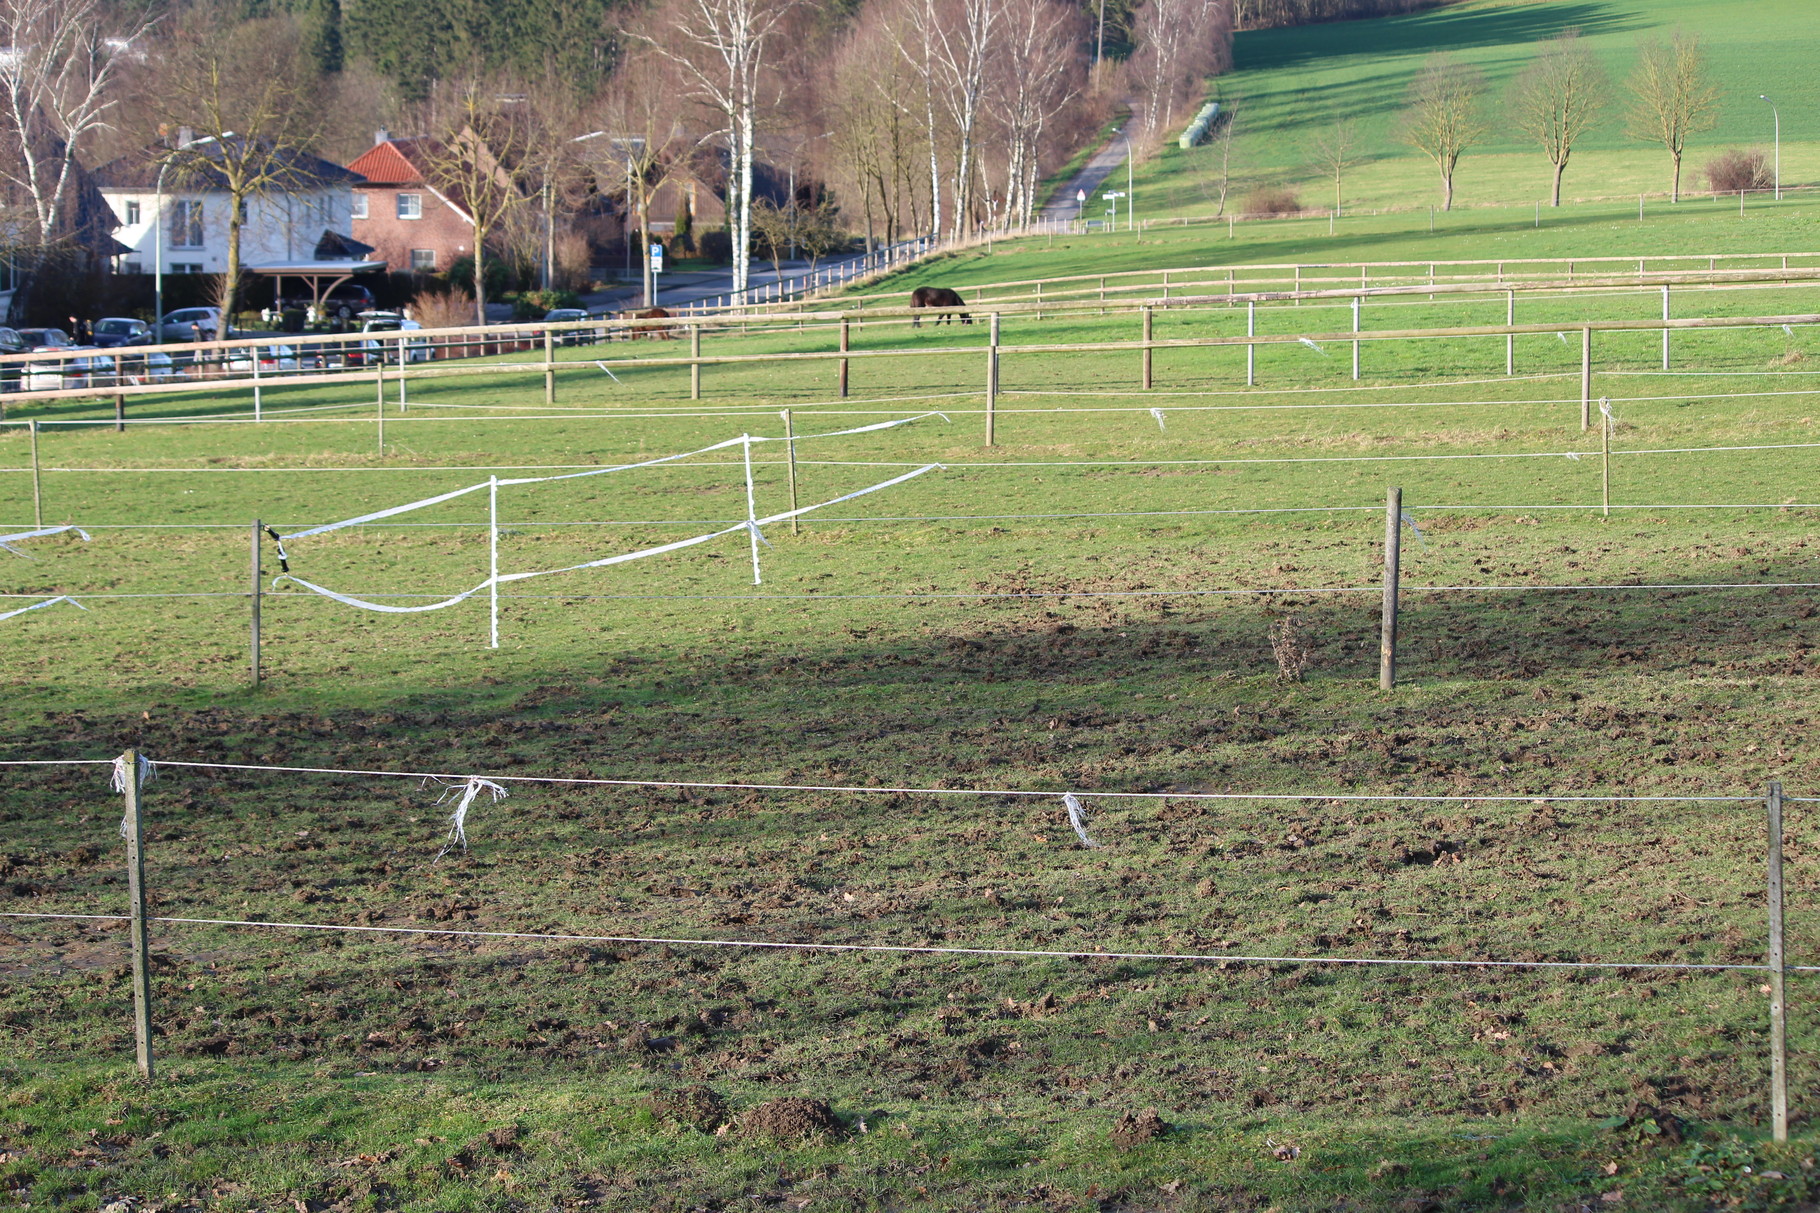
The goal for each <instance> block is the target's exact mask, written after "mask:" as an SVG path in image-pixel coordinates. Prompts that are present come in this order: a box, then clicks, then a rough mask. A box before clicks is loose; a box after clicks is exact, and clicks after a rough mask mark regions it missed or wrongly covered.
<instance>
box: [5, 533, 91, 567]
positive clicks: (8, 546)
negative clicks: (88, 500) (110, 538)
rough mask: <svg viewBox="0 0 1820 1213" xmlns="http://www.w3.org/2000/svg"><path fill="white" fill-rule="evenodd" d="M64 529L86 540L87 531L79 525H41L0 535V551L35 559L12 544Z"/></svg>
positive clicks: (87, 536) (85, 541)
mask: <svg viewBox="0 0 1820 1213" xmlns="http://www.w3.org/2000/svg"><path fill="white" fill-rule="evenodd" d="M65 531H74V532H76V534H78V535H80V536H82V541H83V542H84V543H87V542H88V538H89V535H88V532H87V531H85V530H83V529H82V528H81V527H79V526H47V527H41V528H39V529H38V530H35V531H19V532H17V533H15V534H12V535H0V551H8V552H11V553H12V554H13V555H15V556H24V557H25V558H26V559H27V560H36V559H37V557H35V556H31V555H28V554H27V553H25V552H21V551H20V550H19V549H18V548H16V547H14V546H13V544H15V543H17V542H19V541H20V540H21V539H36V538H38V537H39V536H40V535H61V534H62V533H63V532H65Z"/></svg>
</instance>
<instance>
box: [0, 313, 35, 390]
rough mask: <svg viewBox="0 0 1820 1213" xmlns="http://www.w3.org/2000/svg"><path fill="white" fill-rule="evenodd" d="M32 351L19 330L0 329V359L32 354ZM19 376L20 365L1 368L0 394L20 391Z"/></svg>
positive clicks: (10, 364)
mask: <svg viewBox="0 0 1820 1213" xmlns="http://www.w3.org/2000/svg"><path fill="white" fill-rule="evenodd" d="M30 350H31V347H30V346H28V345H26V344H25V338H23V337H21V336H20V335H19V332H18V330H17V329H9V328H5V327H0V357H4V356H6V355H7V354H24V353H28V352H30ZM19 375H20V367H19V364H18V363H8V364H7V365H5V366H0V392H16V391H18V390H19Z"/></svg>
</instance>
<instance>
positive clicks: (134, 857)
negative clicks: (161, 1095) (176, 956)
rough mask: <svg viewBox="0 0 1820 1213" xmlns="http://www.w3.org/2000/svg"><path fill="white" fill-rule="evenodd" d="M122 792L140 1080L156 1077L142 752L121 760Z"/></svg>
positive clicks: (134, 1033) (134, 1030)
mask: <svg viewBox="0 0 1820 1213" xmlns="http://www.w3.org/2000/svg"><path fill="white" fill-rule="evenodd" d="M120 770H121V772H122V773H123V774H122V778H121V792H122V794H123V795H124V797H125V799H126V816H125V817H124V818H123V819H122V821H121V822H120V832H121V834H122V835H124V836H125V838H126V892H127V898H128V899H129V900H130V901H131V903H132V905H131V911H130V919H131V920H130V921H129V923H128V924H127V932H128V935H129V937H130V939H131V944H132V951H133V1040H134V1043H135V1044H136V1046H137V1053H138V1061H139V1077H140V1078H142V1079H144V1080H145V1081H146V1082H148V1083H149V1082H151V1081H152V1078H153V1066H152V958H151V955H150V952H149V949H148V946H147V942H146V929H145V919H146V913H145V831H144V829H143V827H142V826H141V824H140V820H139V751H138V750H128V751H127V752H126V753H125V754H123V755H121V758H120Z"/></svg>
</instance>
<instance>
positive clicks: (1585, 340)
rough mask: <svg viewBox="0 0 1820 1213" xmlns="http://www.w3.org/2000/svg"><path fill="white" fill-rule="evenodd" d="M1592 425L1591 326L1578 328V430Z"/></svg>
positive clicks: (1583, 429)
mask: <svg viewBox="0 0 1820 1213" xmlns="http://www.w3.org/2000/svg"><path fill="white" fill-rule="evenodd" d="M1591 425H1592V326H1591V325H1590V324H1589V325H1587V326H1586V327H1585V328H1583V329H1581V330H1580V432H1581V433H1582V434H1584V433H1585V432H1586V430H1587V427H1589V426H1591Z"/></svg>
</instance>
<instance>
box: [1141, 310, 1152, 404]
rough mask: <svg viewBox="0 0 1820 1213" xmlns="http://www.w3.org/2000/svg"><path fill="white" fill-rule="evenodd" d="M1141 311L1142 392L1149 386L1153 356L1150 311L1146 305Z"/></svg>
mask: <svg viewBox="0 0 1820 1213" xmlns="http://www.w3.org/2000/svg"><path fill="white" fill-rule="evenodd" d="M1141 310H1142V311H1143V313H1144V390H1145V391H1149V390H1150V384H1151V374H1150V372H1151V366H1152V354H1153V351H1152V350H1151V348H1150V337H1151V334H1152V332H1153V331H1154V330H1153V329H1152V327H1151V322H1152V320H1153V316H1152V315H1151V309H1150V307H1149V305H1148V304H1146V305H1145V306H1144V307H1143V308H1142V309H1141Z"/></svg>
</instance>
